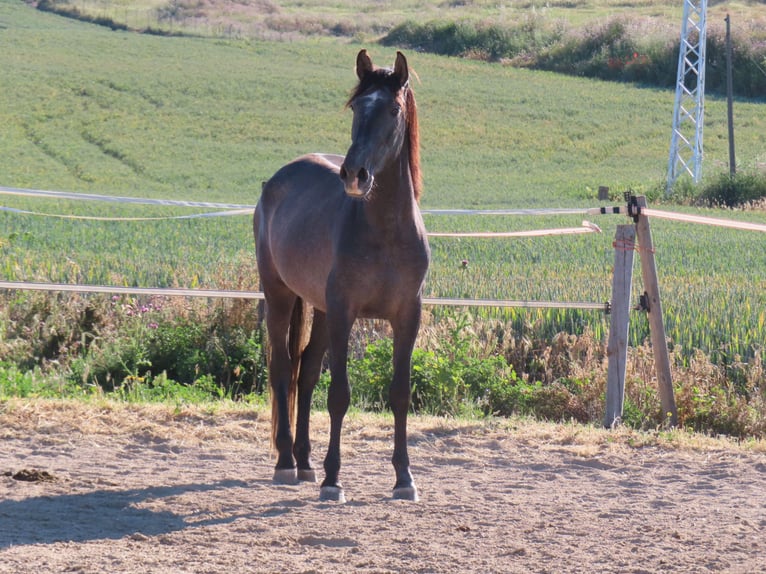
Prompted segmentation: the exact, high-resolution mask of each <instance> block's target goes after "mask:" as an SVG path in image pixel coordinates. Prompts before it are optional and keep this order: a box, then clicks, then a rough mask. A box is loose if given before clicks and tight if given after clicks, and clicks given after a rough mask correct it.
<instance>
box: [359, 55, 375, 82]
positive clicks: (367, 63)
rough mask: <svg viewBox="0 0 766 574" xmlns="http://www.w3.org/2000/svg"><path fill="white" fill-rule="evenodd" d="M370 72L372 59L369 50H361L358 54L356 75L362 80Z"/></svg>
mask: <svg viewBox="0 0 766 574" xmlns="http://www.w3.org/2000/svg"><path fill="white" fill-rule="evenodd" d="M370 72H372V60H370V56H369V55H368V54H367V50H360V51H359V53H358V54H357V55H356V76H357V77H358V78H359V79H360V80H361V79H362V78H364V77H365V76H366V75H367V74H369V73H370Z"/></svg>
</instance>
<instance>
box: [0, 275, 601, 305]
mask: <svg viewBox="0 0 766 574" xmlns="http://www.w3.org/2000/svg"><path fill="white" fill-rule="evenodd" d="M0 289H18V290H22V291H55V292H66V293H105V294H114V295H143V296H160V297H208V298H215V299H263V298H264V296H263V293H262V292H260V291H222V290H216V289H177V288H172V287H166V288H151V287H116V286H111V285H71V284H68V283H23V282H20V281H0ZM423 303H424V304H425V305H447V306H453V307H524V308H528V309H586V310H587V309H591V310H596V311H604V312H606V311H607V310H608V309H609V304H608V303H587V302H576V301H575V302H566V301H506V300H495V299H450V298H446V299H442V298H435V297H424V298H423Z"/></svg>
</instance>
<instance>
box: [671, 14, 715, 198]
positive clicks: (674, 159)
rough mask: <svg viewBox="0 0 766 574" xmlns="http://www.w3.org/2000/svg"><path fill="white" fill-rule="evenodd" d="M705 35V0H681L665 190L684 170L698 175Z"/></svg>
mask: <svg viewBox="0 0 766 574" xmlns="http://www.w3.org/2000/svg"><path fill="white" fill-rule="evenodd" d="M706 38H707V0H684V15H683V23H682V24H681V46H680V49H679V51H678V75H677V78H676V99H675V105H674V106H673V133H672V135H671V138H670V161H669V162H668V183H667V187H666V193H670V192H671V190H672V189H673V185H674V184H675V182H676V180H677V179H678V178H679V177H680V176H681V175H683V174H684V173H688V174H689V175H690V176H691V177H692V178H693V180H694V182H695V183H697V182H699V180H700V176H701V174H702V131H703V130H702V128H703V122H704V116H705V46H706V43H707V41H706Z"/></svg>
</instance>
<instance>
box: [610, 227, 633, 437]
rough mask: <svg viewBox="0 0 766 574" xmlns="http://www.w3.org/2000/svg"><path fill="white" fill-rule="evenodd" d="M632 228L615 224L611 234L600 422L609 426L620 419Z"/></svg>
mask: <svg viewBox="0 0 766 574" xmlns="http://www.w3.org/2000/svg"><path fill="white" fill-rule="evenodd" d="M635 237H636V228H635V227H634V226H633V225H618V226H617V232H616V233H615V237H614V273H613V275H612V302H611V314H610V317H611V318H610V322H609V343H608V344H607V348H606V354H607V358H608V366H607V384H606V412H605V413H604V426H605V427H606V428H612V427H614V426H616V425H618V424H619V423H620V420H621V419H622V406H623V400H624V398H625V370H626V367H627V363H628V319H629V315H630V291H631V282H632V279H633V252H634V248H635Z"/></svg>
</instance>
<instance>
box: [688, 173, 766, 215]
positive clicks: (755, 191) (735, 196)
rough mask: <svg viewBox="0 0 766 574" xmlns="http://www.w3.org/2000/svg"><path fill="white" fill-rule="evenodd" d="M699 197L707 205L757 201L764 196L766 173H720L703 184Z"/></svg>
mask: <svg viewBox="0 0 766 574" xmlns="http://www.w3.org/2000/svg"><path fill="white" fill-rule="evenodd" d="M700 198H701V199H702V201H703V202H705V203H707V204H708V205H712V206H720V205H725V206H726V207H736V206H741V205H746V204H748V203H754V202H758V201H760V200H762V199H764V198H766V174H765V173H757V172H750V173H742V172H739V173H737V174H735V175H734V176H731V175H730V174H728V173H725V174H721V175H719V176H718V177H717V178H716V179H715V180H714V181H713V182H712V183H709V184H707V185H705V186H704V188H703V190H702V193H701V195H700Z"/></svg>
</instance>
